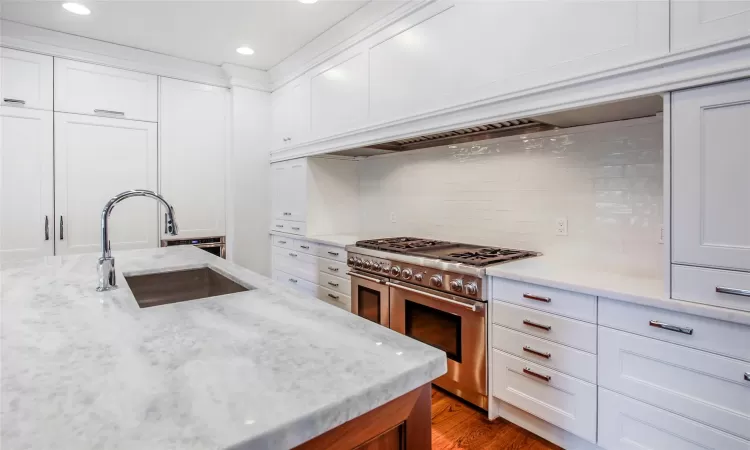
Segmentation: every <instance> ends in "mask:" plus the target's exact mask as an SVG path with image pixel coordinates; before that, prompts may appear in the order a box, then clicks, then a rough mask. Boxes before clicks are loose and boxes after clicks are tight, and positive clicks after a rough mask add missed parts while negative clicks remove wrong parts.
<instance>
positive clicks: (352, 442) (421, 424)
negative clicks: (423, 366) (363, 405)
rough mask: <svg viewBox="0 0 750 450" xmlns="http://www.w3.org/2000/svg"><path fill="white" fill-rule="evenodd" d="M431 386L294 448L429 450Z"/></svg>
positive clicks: (312, 449)
mask: <svg viewBox="0 0 750 450" xmlns="http://www.w3.org/2000/svg"><path fill="white" fill-rule="evenodd" d="M430 407H431V389H430V383H427V384H425V385H423V386H420V387H418V388H417V389H414V390H413V391H411V392H408V393H406V394H404V395H402V396H401V397H399V398H397V399H395V400H391V401H390V402H388V403H386V404H385V405H383V406H380V407H379V408H377V409H373V410H372V411H370V412H368V413H366V414H363V415H361V416H359V417H357V418H355V419H352V420H350V421H348V422H346V423H343V424H341V425H339V426H338V427H336V428H334V429H332V430H330V431H328V432H326V433H324V434H321V435H320V436H318V437H316V438H313V439H311V440H309V441H307V442H305V443H304V444H302V445H300V446H298V447H295V450H352V449H356V450H423V449H430V448H432V440H431V429H430V427H431V414H430Z"/></svg>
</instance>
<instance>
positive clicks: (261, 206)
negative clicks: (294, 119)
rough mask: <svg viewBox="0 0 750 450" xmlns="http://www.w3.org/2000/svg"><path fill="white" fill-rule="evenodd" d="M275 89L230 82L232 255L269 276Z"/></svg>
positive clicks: (244, 264) (240, 262)
mask: <svg viewBox="0 0 750 450" xmlns="http://www.w3.org/2000/svg"><path fill="white" fill-rule="evenodd" d="M270 146H271V94H269V93H267V92H261V91H255V90H252V89H246V88H242V87H238V86H234V87H232V157H231V159H230V165H231V167H230V168H229V171H230V192H231V194H230V202H231V212H230V217H229V224H230V225H229V232H228V233H227V235H228V236H230V239H231V241H230V242H229V258H230V259H231V260H232V261H234V262H235V263H237V264H240V265H242V266H244V267H246V268H248V269H250V270H252V271H255V272H258V273H260V274H263V275H267V276H270V274H271V268H270V261H271V254H270V245H269V241H268V230H269V229H270V217H271V200H270V198H271V195H270V178H269V175H270V161H269V149H270V148H271V147H270Z"/></svg>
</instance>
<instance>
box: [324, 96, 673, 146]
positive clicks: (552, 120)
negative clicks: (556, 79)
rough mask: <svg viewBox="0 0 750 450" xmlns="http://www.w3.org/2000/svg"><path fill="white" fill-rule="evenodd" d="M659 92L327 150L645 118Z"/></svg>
mask: <svg viewBox="0 0 750 450" xmlns="http://www.w3.org/2000/svg"><path fill="white" fill-rule="evenodd" d="M663 104H664V102H663V100H662V98H661V96H660V95H651V96H647V97H639V98H633V99H627V100H620V101H617V102H611V103H603V104H597V105H592V106H587V107H583V108H576V109H571V110H566V111H561V112H556V113H551V114H545V115H542V116H536V117H529V118H524V119H514V120H503V121H495V122H492V123H487V124H483V125H477V126H472V127H466V128H459V129H455V130H449V131H443V132H440V133H431V134H424V135H421V136H414V137H409V138H404V139H399V140H395V141H389V142H383V143H378V144H375V145H368V146H366V147H359V148H353V149H347V150H342V151H338V152H333V153H330V154H332V155H340V156H350V157H367V156H375V155H384V154H388V153H397V152H405V151H409V150H418V149H422V148H428V147H442V146H445V145H454V144H465V143H467V142H475V141H486V140H488V139H496V138H501V137H506V136H515V135H520V134H530V133H538V132H540V131H548V130H555V129H559V128H568V127H577V126H583V125H592V124H596V123H603V122H614V121H617V120H628V119H635V118H638V117H648V116H653V115H656V114H658V113H660V112H661V111H662V109H663Z"/></svg>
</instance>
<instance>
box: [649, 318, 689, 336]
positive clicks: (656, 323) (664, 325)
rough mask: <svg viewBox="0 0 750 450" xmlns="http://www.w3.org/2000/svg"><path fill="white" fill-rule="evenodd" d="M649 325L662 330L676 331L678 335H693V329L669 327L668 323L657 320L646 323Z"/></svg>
mask: <svg viewBox="0 0 750 450" xmlns="http://www.w3.org/2000/svg"><path fill="white" fill-rule="evenodd" d="M648 324H649V325H651V326H652V327H656V328H663V329H665V330H669V331H676V332H678V333H684V334H693V329H692V328H688V327H678V326H677V325H669V324H668V323H664V322H659V321H658V320H651V321H649V322H648Z"/></svg>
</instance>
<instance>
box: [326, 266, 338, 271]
mask: <svg viewBox="0 0 750 450" xmlns="http://www.w3.org/2000/svg"><path fill="white" fill-rule="evenodd" d="M328 270H330V271H331V272H338V271H339V268H338V267H331V266H328Z"/></svg>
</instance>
